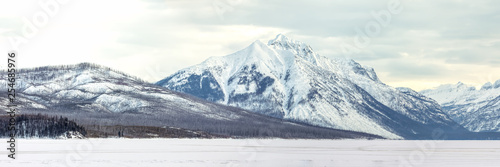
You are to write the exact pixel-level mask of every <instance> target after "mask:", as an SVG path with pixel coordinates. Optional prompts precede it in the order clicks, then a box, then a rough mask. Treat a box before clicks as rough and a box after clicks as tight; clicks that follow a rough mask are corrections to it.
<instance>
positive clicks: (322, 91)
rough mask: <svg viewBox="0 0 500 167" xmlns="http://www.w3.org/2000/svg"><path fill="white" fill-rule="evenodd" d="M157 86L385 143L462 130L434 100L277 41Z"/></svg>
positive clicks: (346, 63) (342, 61)
mask: <svg viewBox="0 0 500 167" xmlns="http://www.w3.org/2000/svg"><path fill="white" fill-rule="evenodd" d="M156 84H157V85H160V86H164V87H166V88H168V89H171V90H175V91H180V92H184V93H188V94H192V95H194V96H197V97H199V98H203V99H206V100H210V101H213V102H218V103H221V104H227V105H230V106H235V107H241V108H244V109H248V110H251V111H254V112H257V113H261V114H265V115H269V116H272V117H276V118H282V119H286V120H293V121H299V122H304V123H307V124H311V125H317V126H322V127H328V128H336V129H345V130H353V131H360V132H367V133H372V134H377V135H381V136H384V137H388V138H409V139H415V138H430V136H431V133H432V131H433V130H435V129H438V128H439V129H444V130H446V131H448V132H452V131H465V129H463V127H461V126H460V125H458V124H456V123H455V122H454V121H453V120H451V119H450V118H449V117H448V116H447V115H446V114H444V113H443V112H442V111H441V107H440V106H439V104H437V103H436V102H435V101H434V100H432V99H430V98H427V97H425V96H422V95H420V94H419V93H417V92H415V91H412V90H410V89H403V88H401V89H395V88H392V87H390V86H388V85H386V84H384V83H382V82H381V81H380V80H379V79H378V77H377V74H376V73H375V71H374V70H373V69H372V68H369V67H364V66H362V65H360V64H358V63H357V62H355V61H353V60H350V59H328V58H326V57H323V56H320V55H319V54H317V53H315V52H314V51H313V49H312V48H311V47H310V46H309V45H307V44H305V43H302V42H299V41H296V40H292V39H289V38H288V37H286V36H284V35H282V34H279V35H278V36H276V38H275V39H272V40H270V41H269V42H268V43H267V44H265V43H262V42H261V41H255V42H254V43H252V44H251V45H250V46H248V47H247V48H245V49H243V50H240V51H238V52H236V53H233V54H230V55H227V56H224V57H211V58H209V59H207V60H206V61H204V62H203V63H201V64H199V65H195V66H192V67H189V68H186V69H183V70H180V71H178V72H177V73H175V74H173V75H171V76H169V77H167V78H165V79H163V80H161V81H159V82H157V83H156Z"/></svg>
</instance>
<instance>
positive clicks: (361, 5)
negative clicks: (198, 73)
mask: <svg viewBox="0 0 500 167" xmlns="http://www.w3.org/2000/svg"><path fill="white" fill-rule="evenodd" d="M47 2H53V3H52V4H56V5H55V6H54V5H49V7H48V8H45V7H43V6H44V5H42V6H40V4H39V3H47ZM398 2H399V3H400V7H398V8H394V9H399V10H392V13H391V9H392V7H389V6H390V4H392V5H396V6H398V5H397V4H398ZM388 4H389V6H388ZM44 9H45V10H44ZM374 13H375V14H374ZM381 13H382V14H383V13H385V14H389V15H380V14H381ZM377 15H379V16H380V17H379V19H377V17H375V16H377ZM387 16H389V17H390V20H389V19H388V17H387ZM34 18H35V19H34ZM380 18H381V19H382V20H381V21H378V20H380ZM381 23H382V24H381ZM367 26H368V27H369V29H368V30H367V29H366V27H367ZM369 31H371V32H369ZM377 31H379V33H377ZM278 33H283V34H285V35H287V36H289V37H291V38H294V39H296V40H299V41H303V42H305V43H308V44H310V45H311V46H312V48H313V49H314V50H315V51H316V52H317V53H319V54H321V55H323V56H326V57H348V58H352V59H354V60H356V61H358V62H360V63H361V64H363V65H366V66H371V67H373V68H375V70H376V72H377V73H378V75H379V77H380V78H381V80H382V81H383V82H385V83H387V84H389V85H392V86H395V87H400V86H404V87H410V88H413V89H415V90H422V89H426V88H432V87H435V86H438V85H440V84H445V83H456V82H458V81H462V82H465V83H469V84H472V85H475V86H478V85H480V84H483V83H485V82H492V81H495V80H497V79H500V1H498V0H482V1H465V0H441V1H423V0H307V1H306V0H301V1H298V0H293V1H290V0H288V1H285V0H279V1H278V0H267V1H265V0H104V1H103V0H100V1H99V0H65V1H63V0H60V1H56V0H16V1H2V2H0V37H1V39H2V40H0V51H1V53H5V54H6V52H7V51H9V50H11V49H13V48H15V47H18V48H19V51H20V57H19V60H18V61H19V66H21V67H35V66H45V65H60V64H76V63H80V62H92V63H97V64H101V65H105V66H109V67H111V68H114V69H117V70H121V71H124V72H126V73H129V74H131V75H134V76H137V77H140V78H143V79H145V80H147V81H151V82H154V81H158V80H160V79H162V78H164V77H166V76H168V75H170V74H172V73H174V72H176V71H177V70H180V69H182V68H185V67H188V66H191V65H195V64H198V63H200V62H202V61H203V60H205V59H207V58H208V57H211V56H224V55H227V54H230V53H233V52H236V51H238V50H240V49H243V48H244V47H246V46H248V45H249V44H251V43H252V42H253V41H255V40H261V41H264V42H266V41H267V40H269V39H272V38H274V37H275V36H276V35H277V34H278ZM367 33H368V34H369V35H371V36H370V37H368V40H369V43H367V41H366V40H365V41H363V40H358V41H357V42H356V40H355V39H357V38H356V37H363V34H367ZM360 34H361V35H360ZM367 36H368V35H367ZM12 39H14V43H13V42H11V41H10V40H12ZM24 39H25V40H24ZM360 39H366V38H360ZM16 43H17V44H16ZM360 44H363V45H360ZM346 46H351V49H345V48H349V47H346ZM352 47H354V48H357V49H355V50H353V49H352ZM346 51H348V52H346ZM0 66H1V67H2V68H4V67H5V65H3V64H0Z"/></svg>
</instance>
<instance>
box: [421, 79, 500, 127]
mask: <svg viewBox="0 0 500 167" xmlns="http://www.w3.org/2000/svg"><path fill="white" fill-rule="evenodd" d="M421 93H422V94H424V95H426V96H428V97H431V98H433V99H435V100H436V101H438V102H439V104H441V105H442V107H443V110H444V111H445V112H446V113H448V115H450V117H451V118H453V119H454V120H455V121H456V122H458V123H460V124H462V125H463V126H464V127H466V128H467V129H469V130H471V131H475V132H500V80H498V81H496V82H495V83H493V84H492V83H490V82H488V83H486V84H484V85H483V86H482V87H481V89H479V90H477V89H476V88H475V87H472V86H468V85H466V84H464V83H461V82H459V83H457V84H455V85H442V86H439V87H437V88H435V89H430V90H424V91H421Z"/></svg>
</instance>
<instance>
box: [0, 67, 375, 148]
mask: <svg viewBox="0 0 500 167" xmlns="http://www.w3.org/2000/svg"><path fill="white" fill-rule="evenodd" d="M6 76H7V75H6V73H5V72H4V71H2V72H0V85H7V81H6ZM16 76H17V83H16V94H17V95H16V101H17V102H19V111H20V112H21V114H38V113H41V114H48V115H57V116H59V115H60V116H64V117H67V118H69V119H72V120H74V121H75V122H77V123H78V124H79V125H83V126H94V125H99V126H108V125H109V126H114V125H120V126H121V125H123V126H140V127H143V126H151V127H163V128H167V127H173V128H182V129H188V130H193V131H204V132H208V133H212V134H217V135H223V136H234V137H283V138H379V137H378V136H374V135H370V134H365V133H358V132H350V131H342V130H334V129H326V128H320V127H313V126H310V125H303V124H298V123H294V122H288V121H283V120H280V119H276V118H271V117H268V116H263V115H260V114H256V113H253V112H249V111H246V110H243V109H240V108H235V107H229V106H225V105H221V104H215V103H211V102H208V101H205V100H201V99H199V98H196V97H192V96H190V95H186V94H182V93H178V92H173V91H170V90H168V89H165V88H163V87H160V86H157V85H154V84H151V83H147V82H144V81H142V80H140V79H138V78H135V77H131V76H128V75H126V74H124V73H122V72H119V71H115V70H112V69H110V68H106V67H102V66H99V65H94V64H89V63H82V64H78V65H68V66H52V67H39V68H33V69H19V70H18V71H17V74H16ZM6 88H7V86H1V87H0V91H2V92H7V90H6ZM0 104H2V105H1V106H0V111H1V112H0V113H5V111H6V110H7V108H6V105H7V104H8V99H7V98H6V96H2V97H0Z"/></svg>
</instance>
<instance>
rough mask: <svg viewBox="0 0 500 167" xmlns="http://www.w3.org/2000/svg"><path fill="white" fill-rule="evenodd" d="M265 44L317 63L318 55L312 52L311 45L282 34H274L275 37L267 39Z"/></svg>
mask: <svg viewBox="0 0 500 167" xmlns="http://www.w3.org/2000/svg"><path fill="white" fill-rule="evenodd" d="M267 45H268V46H269V47H272V48H274V49H277V50H286V51H290V52H292V53H293V54H295V55H297V56H298V57H300V58H303V59H305V60H307V61H309V62H311V63H313V64H317V59H318V57H319V55H318V54H316V53H314V51H313V49H312V48H311V46H309V45H307V44H305V43H303V42H300V41H297V40H294V39H291V38H288V37H287V36H285V35H283V34H278V35H276V38H274V39H272V40H269V42H268V43H267Z"/></svg>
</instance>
